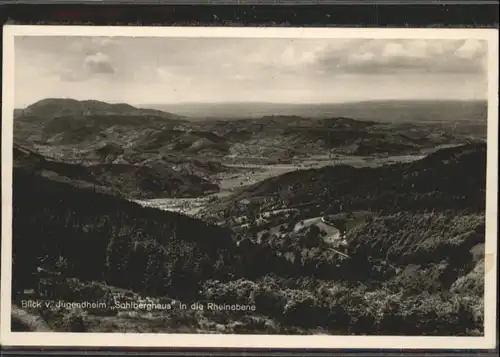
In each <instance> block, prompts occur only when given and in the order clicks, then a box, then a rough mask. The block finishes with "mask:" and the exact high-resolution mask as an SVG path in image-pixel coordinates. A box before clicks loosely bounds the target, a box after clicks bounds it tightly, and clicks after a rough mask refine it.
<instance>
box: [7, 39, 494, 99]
mask: <svg viewBox="0 0 500 357" xmlns="http://www.w3.org/2000/svg"><path fill="white" fill-rule="evenodd" d="M486 54H487V43H486V41H481V40H470V39H469V40H467V39H464V40H444V39H443V40H397V39H394V40H387V39H280V38H269V39H262V38H260V39H257V38H239V39H237V38H148V37H142V38H140V37H133V38H132V37H73V36H69V37H62V36H61V37H59V36H46V37H45V36H36V37H30V36H24V37H20V36H17V37H16V38H15V95H14V96H15V106H16V107H26V106H27V105H29V104H32V103H35V102H37V101H38V100H41V99H44V98H57V97H59V98H61V97H71V98H74V99H77V100H85V99H86V98H88V97H89V93H92V95H91V96H92V97H93V98H95V99H96V100H101V101H104V102H114V103H128V104H131V105H134V106H140V105H144V104H154V105H157V104H161V105H174V104H181V103H200V102H209V103H214V102H216V103H221V102H238V103H241V102H271V103H293V104H309V103H311V104H314V103H346V102H365V101H380V100H384V101H385V100H435V99H443V100H485V99H486V98H487V70H486V60H487V56H486Z"/></svg>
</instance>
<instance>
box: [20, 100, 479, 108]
mask: <svg viewBox="0 0 500 357" xmlns="http://www.w3.org/2000/svg"><path fill="white" fill-rule="evenodd" d="M42 100H76V101H100V102H104V103H108V104H128V105H131V106H133V107H136V108H153V107H155V106H165V107H168V106H187V105H193V106H196V105H236V104H246V105H249V104H263V105H286V106H308V105H310V106H316V105H318V106H319V105H339V106H341V105H349V104H363V103H398V102H399V103H404V102H406V103H419V102H420V103H436V102H456V103H461V102H463V103H472V102H485V103H486V102H487V99H379V100H363V101H356V100H353V101H345V102H308V103H297V102H266V101H246V102H244V101H232V102H231V101H226V102H224V101H219V102H215V101H214V102H202V101H199V102H177V103H139V104H130V103H127V102H123V101H104V100H100V99H95V98H87V99H76V98H70V97H47V98H41V99H39V100H37V101H35V102H33V103H29V104H27V105H26V106H24V107H21V106H16V107H15V109H25V108H27V107H29V106H30V105H33V104H36V103H38V102H39V101H42Z"/></svg>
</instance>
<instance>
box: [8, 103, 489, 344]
mask: <svg viewBox="0 0 500 357" xmlns="http://www.w3.org/2000/svg"><path fill="white" fill-rule="evenodd" d="M441 104H442V105H443V108H454V109H453V110H452V109H449V111H450V112H451V113H458V112H460V111H461V110H463V108H464V107H467V108H469V111H465V113H469V114H470V113H471V112H474V113H475V114H474V116H471V118H470V119H466V118H461V119H460V120H452V119H450V118H448V117H446V118H444V117H439V118H434V119H432V118H427V117H426V119H423V120H417V119H416V117H415V116H413V117H411V116H410V117H411V120H410V119H408V117H405V120H401V121H398V120H397V118H398V116H396V115H395V114H392V115H393V119H391V120H381V119H380V118H379V117H378V116H380V115H381V113H383V112H382V111H378V112H377V113H376V114H377V115H375V114H374V115H373V117H370V116H368V115H367V113H369V112H370V110H368V109H366V108H365V109H364V111H363V108H362V106H363V103H361V104H358V105H359V108H358V109H356V110H354V109H353V108H354V107H353V106H350V107H349V108H350V109H349V111H350V113H354V114H355V113H361V112H363V113H364V114H363V115H360V118H358V117H355V118H351V117H346V116H344V115H345V114H344V113H343V112H342V111H339V113H338V114H337V111H335V110H333V109H330V111H331V113H330V112H328V111H325V112H324V113H328V114H332V115H328V117H324V116H320V115H310V116H307V115H306V114H305V113H311V111H310V110H309V109H308V110H309V111H306V110H305V109H303V108H302V109H301V110H297V112H296V113H299V112H300V113H301V115H297V114H296V113H295V114H293V112H289V111H288V109H287V111H285V110H283V111H282V112H278V114H276V112H272V113H271V112H269V109H266V108H263V109H262V110H264V109H266V111H267V112H266V113H264V115H262V116H258V117H248V116H246V117H243V118H241V117H240V118H236V117H228V116H227V115H226V116H222V115H221V116H220V117H210V118H209V117H203V118H201V117H189V116H188V115H186V114H185V113H186V112H187V111H186V112H183V113H184V114H182V115H181V114H173V113H170V112H163V111H161V110H159V109H142V108H136V107H132V106H129V105H126V104H109V103H104V102H97V101H80V102H79V101H74V100H65V99H46V100H43V101H41V102H38V103H35V104H33V105H31V106H29V107H28V108H26V109H24V110H18V111H16V115H15V123H14V124H15V125H14V128H15V129H14V185H13V186H14V187H13V190H14V221H13V227H14V228H13V230H14V238H13V239H14V240H13V264H14V267H13V274H14V276H15V279H14V280H13V303H14V304H16V306H17V308H16V310H15V314H14V315H13V321H14V322H15V323H16V324H15V326H19V329H21V330H22V329H29V328H34V327H29V326H31V325H32V324H34V323H33V321H38V320H37V319H40V318H41V319H42V320H43V321H42V323H41V325H42V326H43V329H45V330H46V329H47V328H50V329H52V330H54V331H73V332H78V331H79V332H82V331H88V332H106V331H121V332H189V333H195V332H196V333H269V334H284V333H290V334H345V335H352V334H392V335H398V334H399V335H405V334H406V335H408V334H419V335H432V336H440V335H446V334H449V333H450V331H452V332H453V333H457V334H462V335H470V336H475V335H481V334H482V333H483V331H482V322H483V319H484V315H483V311H482V304H483V300H482V295H481V294H482V293H481V291H482V290H481V289H482V288H483V287H484V281H483V279H482V276H481V275H480V273H481V272H482V271H484V252H483V248H484V242H485V232H484V229H485V217H484V210H485V196H486V186H485V180H486V177H485V175H486V143H485V133H486V118H485V117H481V119H478V118H477V117H476V115H479V114H477V113H481V111H480V110H476V109H477V107H474V108H476V109H474V110H472V109H470V108H471V106H470V103H467V104H463V103H462V104H460V105H459V106H458V107H454V106H453V105H452V104H453V103H451V104H450V103H448V102H447V103H441ZM366 105H368V104H366ZM371 105H372V104H371ZM408 105H409V104H408V103H407V105H406V106H403V108H407V106H408ZM411 105H412V106H411V107H412V108H416V107H418V108H419V109H418V110H417V109H412V110H413V111H416V112H418V113H419V114H418V116H424V114H425V113H427V114H428V116H430V117H432V116H433V115H434V114H435V113H436V112H439V111H438V110H437V109H436V108H439V106H438V105H439V103H433V105H430V104H429V103H428V102H426V103H425V105H423V106H422V104H420V106H419V103H411ZM396 107H397V108H399V109H398V111H397V112H396V113H401V112H402V111H403V112H404V110H403V109H401V106H396ZM332 108H333V107H332ZM367 108H368V107H367ZM429 108H432V110H431V109H429ZM460 108H462V109H460ZM228 110H229V109H228ZM318 110H319V109H318ZM408 110H409V109H408ZM426 110H427V111H426ZM214 113H215V111H214ZM384 113H386V114H387V112H384ZM393 113H394V111H393ZM324 115H326V114H324ZM398 115H400V114H398ZM446 115H450V114H449V113H447V114H446ZM479 116H480V115H479ZM468 172H471V173H472V172H473V173H474V175H464V173H468ZM409 227H411V229H409ZM27 247H29V249H27ZM37 269H38V270H37ZM36 271H44V272H47V273H46V275H45V276H41V277H40V276H39V275H37V274H35V273H34V272H36ZM27 289H33V290H34V291H35V294H37V296H38V298H40V299H46V300H58V299H62V300H68V301H96V302H106V304H107V305H106V306H115V305H116V304H115V302H116V300H117V299H118V300H120V301H122V300H123V301H131V302H134V301H135V302H143V303H144V304H148V303H149V304H153V303H154V304H171V307H172V308H171V309H156V310H155V309H150V310H149V311H147V309H145V310H141V311H137V310H134V309H132V308H130V309H127V308H125V309H120V308H118V309H117V308H113V309H108V308H102V309H97V310H92V309H65V308H61V309H56V310H46V309H45V310H44V309H25V311H24V312H23V310H21V309H20V308H19V306H20V304H21V301H22V299H23V298H25V295H24V294H25V291H26V290H27ZM194 303H200V304H202V305H204V306H207V305H208V304H209V303H215V304H237V305H238V304H239V305H245V306H247V305H248V306H254V307H255V312H252V311H238V312H235V311H212V310H207V309H205V310H196V309H187V310H183V309H181V308H180V306H181V304H187V305H191V304H194ZM144 306H146V305H144ZM431 315H432V316H431ZM415 321H419V324H418V326H417V324H415ZM458 322H460V323H458ZM13 326H14V324H13ZM23 326H24V327H23Z"/></svg>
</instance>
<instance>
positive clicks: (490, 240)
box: [0, 25, 498, 349]
mask: <svg viewBox="0 0 500 357" xmlns="http://www.w3.org/2000/svg"><path fill="white" fill-rule="evenodd" d="M3 31H4V34H3V69H2V70H3V72H2V73H3V106H2V118H3V120H2V260H1V264H2V265H1V300H0V304H1V305H0V312H1V315H0V343H1V344H2V345H6V346H87V347H91V346H103V347H173V348H182V347H191V348H193V347H202V348H285V349H288V348H316V349H323V348H342V349H380V348H384V349H490V348H495V346H496V327H497V326H496V317H497V311H496V292H497V276H496V271H497V192H498V186H497V185H498V182H497V172H498V145H497V144H498V30H496V29H464V28H461V29H394V28H391V29H387V28H385V29H368V28H349V29H345V28H248V27H245V28H231V27H134V26H127V27H122V26H109V27H92V26H42V25H6V26H4V28H3ZM15 36H101V37H109V36H126V37H220V38H230V37H231V38H272V37H274V38H297V39H298V38H300V39H305V38H310V39H312V38H316V39H318V38H343V39H348V38H370V39H481V40H486V41H487V42H488V142H487V187H486V189H487V199H486V242H485V249H486V251H485V302H484V307H485V313H484V315H485V317H484V319H485V329H484V332H485V334H484V336H482V337H423V336H405V337H402V336H328V335H321V336H296V335H293V336H292V335H232V334H223V335H221V334H164V333H162V334H140V333H44V332H11V331H10V325H11V318H10V315H11V314H10V311H11V299H10V296H11V278H12V272H11V258H12V257H11V254H12V241H11V239H12V147H13V142H12V141H13V137H12V131H13V112H14V91H13V88H14V85H15V83H14V65H15V63H14V37H15ZM464 174H465V175H466V174H468V173H464ZM472 174H474V173H472ZM457 179H460V178H457Z"/></svg>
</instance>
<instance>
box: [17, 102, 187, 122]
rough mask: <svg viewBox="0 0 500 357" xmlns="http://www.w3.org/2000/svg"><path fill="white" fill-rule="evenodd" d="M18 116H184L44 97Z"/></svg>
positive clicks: (128, 106) (125, 106)
mask: <svg viewBox="0 0 500 357" xmlns="http://www.w3.org/2000/svg"><path fill="white" fill-rule="evenodd" d="M15 114H16V116H21V115H22V116H36V117H38V118H47V119H49V118H57V117H66V116H71V117H81V116H92V115H124V116H154V117H160V118H164V119H176V120H180V119H182V117H180V116H178V115H175V114H172V113H168V112H164V111H161V110H155V109H144V108H136V107H133V106H131V105H129V104H125V103H116V104H110V103H105V102H101V101H98V100H82V101H79V100H76V99H69V98H47V99H42V100H40V101H38V102H36V103H34V104H31V105H29V106H28V107H26V108H25V109H18V110H17V111H16V113H15Z"/></svg>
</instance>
